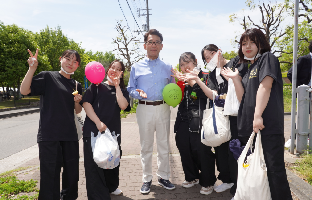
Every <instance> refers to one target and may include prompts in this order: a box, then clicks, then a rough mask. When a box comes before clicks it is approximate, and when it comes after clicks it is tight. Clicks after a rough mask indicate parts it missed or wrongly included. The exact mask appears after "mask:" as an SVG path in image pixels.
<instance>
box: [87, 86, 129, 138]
mask: <svg viewBox="0 0 312 200" xmlns="http://www.w3.org/2000/svg"><path fill="white" fill-rule="evenodd" d="M121 91H122V93H123V96H124V97H125V98H126V99H127V101H128V102H130V99H129V93H128V91H127V89H121ZM84 102H88V103H90V104H91V105H92V107H93V109H94V112H95V114H96V115H97V116H98V118H99V119H100V120H101V121H102V122H103V123H104V124H105V125H106V126H107V127H108V129H109V130H110V131H111V132H113V131H115V134H116V135H117V134H121V121H120V111H121V109H120V107H119V105H118V102H117V98H116V88H115V86H111V85H108V84H106V83H101V84H99V85H98V86H96V85H95V84H91V85H90V87H89V88H88V89H87V91H86V93H85V94H84V96H83V98H82V101H81V103H84ZM130 109H131V108H130V105H128V107H127V108H126V109H125V111H130ZM91 131H92V132H93V133H94V135H95V136H96V135H97V134H98V132H99V130H98V129H97V127H96V125H95V123H94V122H93V121H92V120H91V119H90V118H89V117H88V116H86V119H85V122H84V126H83V137H91ZM118 139H120V137H118Z"/></svg>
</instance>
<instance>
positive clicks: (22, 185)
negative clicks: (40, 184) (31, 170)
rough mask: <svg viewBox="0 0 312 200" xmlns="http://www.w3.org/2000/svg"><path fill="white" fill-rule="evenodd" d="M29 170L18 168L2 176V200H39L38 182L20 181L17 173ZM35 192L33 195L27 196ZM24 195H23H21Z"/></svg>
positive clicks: (0, 182) (0, 190)
mask: <svg viewBox="0 0 312 200" xmlns="http://www.w3.org/2000/svg"><path fill="white" fill-rule="evenodd" d="M25 169H27V168H18V169H15V170H11V171H7V172H5V173H2V174H0V199H17V200H34V199H38V194H39V193H38V192H39V190H38V188H37V181H34V180H32V179H31V180H19V179H18V178H17V177H16V172H19V171H22V170H25ZM30 192H33V193H34V194H33V195H31V196H30V195H26V194H27V193H30ZM20 193H22V194H20ZM19 194H20V195H19Z"/></svg>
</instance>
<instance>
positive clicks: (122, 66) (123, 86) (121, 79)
mask: <svg viewBox="0 0 312 200" xmlns="http://www.w3.org/2000/svg"><path fill="white" fill-rule="evenodd" d="M116 62H118V63H120V65H121V71H122V75H121V77H120V83H119V86H120V88H122V89H125V88H126V86H125V82H124V72H125V69H126V68H125V65H124V64H123V62H122V61H120V60H114V61H113V62H112V63H111V64H110V65H109V67H108V70H109V69H110V68H111V67H112V66H113V64H114V63H116ZM108 70H107V71H108Z"/></svg>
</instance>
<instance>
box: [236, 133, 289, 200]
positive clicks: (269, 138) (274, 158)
mask: <svg viewBox="0 0 312 200" xmlns="http://www.w3.org/2000/svg"><path fill="white" fill-rule="evenodd" d="M248 139H249V137H240V138H239V140H240V141H241V143H242V145H243V146H244V145H246V144H247V142H248ZM261 142H262V148H263V155H264V160H265V163H266V167H267V174H268V180H269V186H270V191H271V197H272V200H281V199H283V200H290V199H292V196H291V192H290V188H289V183H288V181H287V175H286V169H285V163H284V142H285V139H284V135H282V134H270V135H262V134H261Z"/></svg>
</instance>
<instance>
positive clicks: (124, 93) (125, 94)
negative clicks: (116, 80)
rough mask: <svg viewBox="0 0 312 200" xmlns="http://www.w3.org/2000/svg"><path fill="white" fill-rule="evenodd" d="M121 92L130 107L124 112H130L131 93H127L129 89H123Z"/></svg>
mask: <svg viewBox="0 0 312 200" xmlns="http://www.w3.org/2000/svg"><path fill="white" fill-rule="evenodd" d="M121 91H122V94H123V96H124V97H125V98H126V99H127V101H128V107H127V108H126V109H125V110H124V111H126V112H129V111H130V110H131V106H130V97H129V92H128V91H127V89H121Z"/></svg>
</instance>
